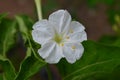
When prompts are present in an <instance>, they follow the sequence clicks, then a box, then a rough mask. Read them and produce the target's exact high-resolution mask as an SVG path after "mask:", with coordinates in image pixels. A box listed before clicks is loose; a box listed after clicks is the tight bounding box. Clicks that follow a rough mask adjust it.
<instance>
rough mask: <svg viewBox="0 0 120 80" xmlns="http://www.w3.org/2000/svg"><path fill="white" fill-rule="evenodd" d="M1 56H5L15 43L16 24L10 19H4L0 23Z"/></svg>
mask: <svg viewBox="0 0 120 80" xmlns="http://www.w3.org/2000/svg"><path fill="white" fill-rule="evenodd" d="M0 32H1V34H0V54H1V55H3V56H5V55H6V52H7V51H8V50H9V49H10V48H11V47H12V46H13V45H14V43H15V33H16V22H15V21H13V20H9V19H5V18H4V19H2V20H1V23H0Z"/></svg>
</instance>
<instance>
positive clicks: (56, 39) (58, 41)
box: [53, 34, 63, 44]
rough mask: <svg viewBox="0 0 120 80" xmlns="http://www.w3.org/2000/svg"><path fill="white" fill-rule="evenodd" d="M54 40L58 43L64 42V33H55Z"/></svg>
mask: <svg viewBox="0 0 120 80" xmlns="http://www.w3.org/2000/svg"><path fill="white" fill-rule="evenodd" d="M53 40H54V41H55V42H57V43H58V44H59V43H61V42H62V40H63V38H62V35H59V34H55V36H54V38H53Z"/></svg>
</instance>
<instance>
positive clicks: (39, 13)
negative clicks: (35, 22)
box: [35, 0, 42, 20]
mask: <svg viewBox="0 0 120 80" xmlns="http://www.w3.org/2000/svg"><path fill="white" fill-rule="evenodd" d="M35 5H36V9H37V15H38V19H39V20H41V19H42V7H41V6H42V4H41V0H35Z"/></svg>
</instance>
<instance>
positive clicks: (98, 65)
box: [58, 41, 120, 80]
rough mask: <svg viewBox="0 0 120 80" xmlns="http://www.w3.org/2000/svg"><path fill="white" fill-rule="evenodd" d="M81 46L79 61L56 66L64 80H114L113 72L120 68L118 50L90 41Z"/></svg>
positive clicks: (119, 49) (117, 48) (61, 63)
mask: <svg viewBox="0 0 120 80" xmlns="http://www.w3.org/2000/svg"><path fill="white" fill-rule="evenodd" d="M83 45H84V48H85V52H84V54H83V56H82V58H81V59H80V60H78V61H77V62H76V63H74V64H69V63H67V62H65V61H64V60H63V61H64V62H63V61H61V62H60V63H59V64H58V67H59V71H60V72H61V74H62V75H63V77H64V80H114V79H115V76H114V72H115V70H116V71H117V70H118V68H120V48H119V47H113V46H107V45H102V44H99V43H95V42H92V41H86V42H83ZM119 72H120V71H118V73H119ZM111 77H112V78H111ZM117 77H119V76H117ZM108 78H109V79H108ZM119 78H120V77H119Z"/></svg>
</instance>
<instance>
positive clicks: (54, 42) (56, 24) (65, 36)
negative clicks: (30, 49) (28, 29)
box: [32, 10, 87, 63]
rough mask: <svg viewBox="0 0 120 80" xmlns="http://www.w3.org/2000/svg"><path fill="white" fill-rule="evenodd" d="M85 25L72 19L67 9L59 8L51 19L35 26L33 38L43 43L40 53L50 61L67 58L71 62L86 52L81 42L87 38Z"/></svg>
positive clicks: (54, 61) (55, 61)
mask: <svg viewBox="0 0 120 80" xmlns="http://www.w3.org/2000/svg"><path fill="white" fill-rule="evenodd" d="M84 29H85V28H84V26H83V25H82V24H80V23H79V22H77V21H71V16H70V14H69V13H68V12H67V11H66V10H58V11H56V12H54V13H52V14H51V15H50V16H49V19H48V20H46V19H44V20H40V21H38V22H36V23H35V24H34V26H33V31H32V37H33V40H34V41H35V42H37V43H39V44H41V48H40V49H39V50H38V53H39V54H40V56H41V57H42V58H44V59H45V61H46V62H48V63H58V62H59V60H60V59H61V58H66V60H67V61H68V62H69V63H74V62H75V61H76V60H78V59H80V57H81V56H82V54H83V52H84V48H83V46H82V44H81V42H82V41H84V40H87V35H86V32H85V31H84Z"/></svg>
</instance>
